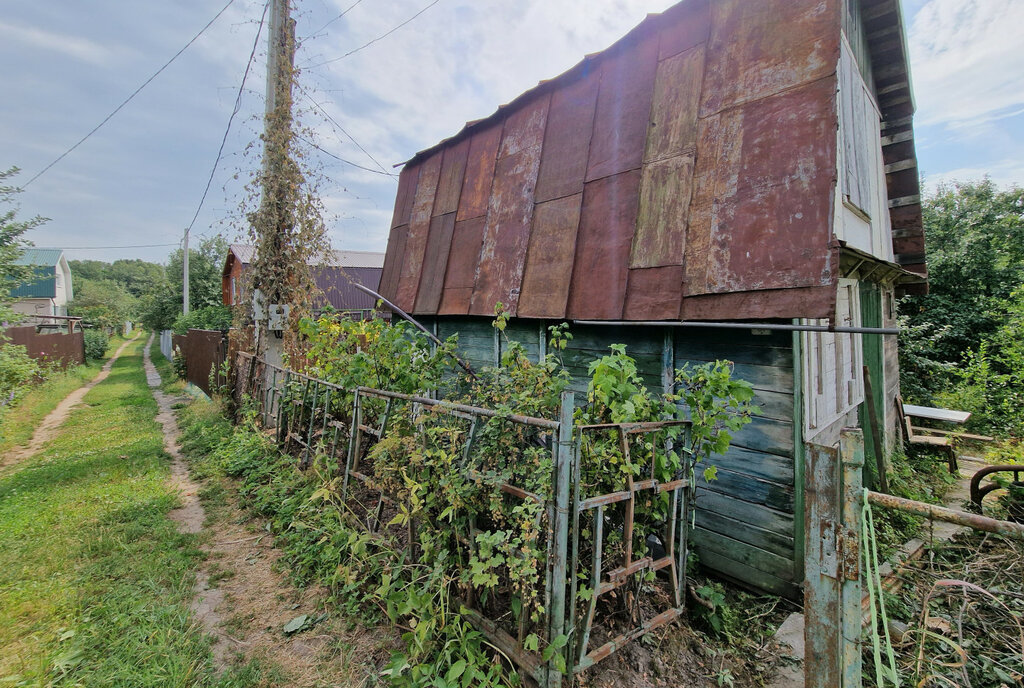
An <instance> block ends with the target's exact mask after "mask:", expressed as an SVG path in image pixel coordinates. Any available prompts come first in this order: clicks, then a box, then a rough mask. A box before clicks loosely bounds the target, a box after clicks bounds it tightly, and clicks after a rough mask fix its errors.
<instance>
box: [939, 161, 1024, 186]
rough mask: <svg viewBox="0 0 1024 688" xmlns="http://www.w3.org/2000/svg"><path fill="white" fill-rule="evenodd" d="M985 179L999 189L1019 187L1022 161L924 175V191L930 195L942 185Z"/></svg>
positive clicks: (1023, 165) (1023, 163)
mask: <svg viewBox="0 0 1024 688" xmlns="http://www.w3.org/2000/svg"><path fill="white" fill-rule="evenodd" d="M985 177H988V178H990V179H991V180H992V181H993V182H995V183H996V184H997V185H998V186H999V187H1001V188H1009V187H1011V186H1020V184H1021V180H1022V179H1024V161H1022V160H1020V159H1018V158H1012V159H1007V160H999V161H995V162H992V163H989V164H987V165H979V166H974V167H960V168H957V169H955V170H948V171H946V172H941V173H939V174H935V175H932V174H928V172H927V170H926V171H925V175H924V186H925V191H926V192H928V193H932V192H934V191H935V189H936V188H937V187H938V186H939V185H940V184H943V183H949V182H966V181H981V180H982V179H984V178H985Z"/></svg>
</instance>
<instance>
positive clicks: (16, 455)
mask: <svg viewBox="0 0 1024 688" xmlns="http://www.w3.org/2000/svg"><path fill="white" fill-rule="evenodd" d="M136 338H138V335H136V336H135V337H133V338H132V339H129V340H128V341H127V342H125V343H124V344H122V345H121V346H119V347H118V348H117V351H115V352H114V355H113V356H111V357H110V360H108V361H107V362H106V363H104V364H103V368H101V369H100V372H99V373H97V375H96V377H94V378H93V379H92V380H90V381H89V382H87V383H85V384H84V385H82V386H81V387H79V388H78V389H76V390H75V391H73V392H72V393H71V394H69V395H67V396H66V397H64V399H63V400H61V402H60V403H59V404H57V408H55V409H53V410H52V411H50V412H49V413H48V414H47V415H46V417H45V418H43V422H41V423H40V424H39V427H37V428H36V430H35V432H34V433H32V439H31V440H29V443H28V444H26V445H25V446H24V447H17V448H15V449H12V450H11V451H9V452H8V453H7V455H6V456H4V457H3V458H0V469H2V468H7V467H8V466H13V465H14V464H16V463H20V462H21V461H24V460H25V459H27V458H28V457H30V456H32V455H33V454H35V453H36V452H37V451H39V450H40V449H42V448H43V445H44V444H46V443H47V442H49V441H50V440H52V439H53V438H54V437H55V436H56V435H57V430H58V429H59V428H60V426H61V425H63V424H64V421H66V420H67V419H68V416H69V415H71V409H73V408H74V407H75V406H77V405H78V404H79V402H81V401H82V398H83V397H85V395H86V394H88V393H89V390H90V389H92V388H93V387H95V386H96V385H98V384H99V383H101V382H103V381H104V380H106V379H107V376H109V375H110V369H111V368H113V367H114V361H116V360H117V359H118V358H119V357H120V356H121V353H122V352H123V351H124V350H125V348H126V347H127V346H128V345H129V344H131V343H132V342H134V341H135V339H136Z"/></svg>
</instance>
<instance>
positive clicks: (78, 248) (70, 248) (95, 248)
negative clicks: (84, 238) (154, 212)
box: [61, 241, 181, 251]
mask: <svg viewBox="0 0 1024 688" xmlns="http://www.w3.org/2000/svg"><path fill="white" fill-rule="evenodd" d="M180 244H181V242H180V241H178V242H175V243H172V244H130V245H127V246H62V247H61V249H62V250H64V251H100V250H107V249H115V248H162V247H164V246H178V245H180Z"/></svg>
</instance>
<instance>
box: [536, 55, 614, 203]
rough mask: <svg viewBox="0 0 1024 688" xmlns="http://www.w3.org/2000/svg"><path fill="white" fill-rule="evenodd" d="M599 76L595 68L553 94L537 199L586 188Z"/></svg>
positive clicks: (558, 195) (538, 179)
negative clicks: (588, 156) (584, 185)
mask: <svg viewBox="0 0 1024 688" xmlns="http://www.w3.org/2000/svg"><path fill="white" fill-rule="evenodd" d="M600 76H601V73H600V70H596V69H595V70H593V71H591V72H590V73H589V74H587V75H586V76H583V77H581V78H580V79H579V80H577V81H575V82H573V83H571V84H569V85H568V86H566V87H565V88H563V89H560V90H557V91H555V92H554V93H553V94H552V95H551V110H550V112H549V113H548V126H547V130H546V132H545V134H544V150H543V153H542V155H541V161H540V173H539V175H538V178H537V192H536V195H535V197H534V200H535V202H537V203H543V202H544V201H550V200H551V199H554V198H562V197H563V196H568V195H571V194H577V193H580V192H581V191H583V177H584V176H585V175H586V172H587V154H588V153H589V151H590V137H591V135H592V133H593V131H594V109H595V108H596V107H597V87H598V84H599V82H600Z"/></svg>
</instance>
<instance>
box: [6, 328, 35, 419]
mask: <svg viewBox="0 0 1024 688" xmlns="http://www.w3.org/2000/svg"><path fill="white" fill-rule="evenodd" d="M42 372H43V371H42V369H41V368H40V367H39V364H38V363H37V362H36V361H35V360H33V359H32V358H31V357H30V356H29V355H28V352H27V351H26V349H25V347H23V346H19V345H17V344H0V409H2V408H3V407H5V406H10V405H12V404H13V403H14V402H16V401H17V400H18V399H19V398H21V396H22V395H23V394H24V393H25V391H26V390H27V389H28V387H29V385H31V384H32V382H33V381H35V380H36V379H37V378H39V376H40V375H42Z"/></svg>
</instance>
